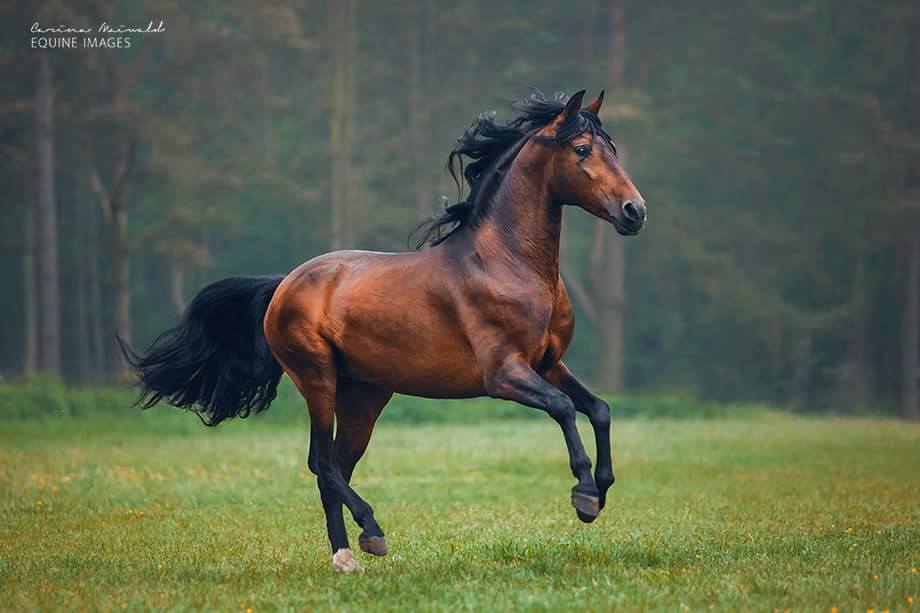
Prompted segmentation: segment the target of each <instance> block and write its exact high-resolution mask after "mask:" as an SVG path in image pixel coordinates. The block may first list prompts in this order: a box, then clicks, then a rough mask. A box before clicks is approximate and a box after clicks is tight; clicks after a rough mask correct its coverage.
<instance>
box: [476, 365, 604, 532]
mask: <svg viewBox="0 0 920 613" xmlns="http://www.w3.org/2000/svg"><path fill="white" fill-rule="evenodd" d="M485 384H486V391H487V392H488V393H489V395H490V396H492V397H493V398H501V399H503V400H513V401H515V402H518V403H520V404H523V405H526V406H529V407H534V408H537V409H543V410H544V411H546V412H547V413H549V415H550V417H552V418H553V419H555V420H556V423H558V424H559V427H560V428H562V435H563V437H564V438H565V444H566V447H567V448H568V452H569V465H570V466H571V468H572V474H573V475H575V478H576V479H578V483H577V484H576V485H575V487H574V488H572V506H574V507H575V511H576V512H577V513H578V518H579V519H581V520H582V521H583V522H592V521H594V518H595V517H597V514H598V513H600V499H599V493H598V489H597V485H595V483H594V478H593V477H592V476H591V459H590V458H589V457H588V454H587V453H586V452H585V447H584V444H583V443H582V442H581V437H580V436H579V435H578V429H577V428H576V426H575V405H574V404H573V403H572V400H571V399H570V398H569V397H568V396H567V395H566V394H564V393H563V392H561V391H560V390H558V389H556V388H555V387H553V386H552V385H550V384H549V383H547V381H546V380H545V379H543V377H541V376H540V375H538V374H537V373H536V372H535V371H534V370H533V369H532V368H531V367H530V366H529V365H528V364H526V363H525V362H524V361H523V360H521V359H520V358H517V357H512V358H508V359H507V360H505V361H504V362H503V363H502V364H501V365H500V366H498V367H497V368H495V369H493V371H492V372H490V373H488V374H487V375H486V380H485Z"/></svg>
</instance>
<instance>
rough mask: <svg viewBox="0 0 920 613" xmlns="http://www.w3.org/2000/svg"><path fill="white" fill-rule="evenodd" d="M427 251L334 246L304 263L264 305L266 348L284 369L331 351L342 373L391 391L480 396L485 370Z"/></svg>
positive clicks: (442, 276)
mask: <svg viewBox="0 0 920 613" xmlns="http://www.w3.org/2000/svg"><path fill="white" fill-rule="evenodd" d="M434 257H436V255H434V252H433V251H425V252H418V253H379V252H369V251H338V252H333V253H328V254H325V255H322V256H319V257H317V258H314V259H312V260H310V261H308V262H306V263H304V264H302V265H301V266H299V267H298V268H297V269H295V270H294V271H292V272H291V273H290V274H289V275H288V276H287V277H286V278H285V279H284V281H283V282H282V283H281V285H280V286H279V287H278V290H277V291H276V292H275V296H274V298H273V299H272V303H271V305H269V310H268V313H267V315H266V319H265V328H266V336H267V338H268V339H269V344H270V346H271V348H272V351H273V352H274V353H275V355H276V356H277V357H278V359H279V360H280V361H281V363H282V365H285V366H286V368H291V369H294V368H298V363H302V364H307V363H309V362H311V361H315V360H317V359H324V358H327V357H328V355H329V353H330V352H331V353H332V355H333V356H334V358H335V359H336V367H337V368H338V370H339V374H340V375H345V376H350V377H353V378H356V379H361V380H365V381H369V382H373V383H378V384H380V385H381V386H383V387H385V388H387V389H389V390H392V391H395V392H400V393H405V394H413V395H420V396H442V397H445V396H456V397H467V396H476V395H480V394H482V393H483V391H484V390H483V389H482V387H483V385H482V373H481V372H480V371H479V370H478V367H477V364H476V360H475V358H474V356H473V354H472V351H471V349H470V345H469V342H468V340H467V339H466V336H465V333H464V331H463V329H462V326H461V325H460V322H459V321H458V318H457V311H456V304H455V301H454V296H453V293H452V291H451V287H450V283H449V280H448V279H447V278H446V276H445V274H444V272H443V266H440V265H439V264H438V262H433V261H432V259H433V258H434ZM448 373H449V375H448V376H445V375H447V374H448Z"/></svg>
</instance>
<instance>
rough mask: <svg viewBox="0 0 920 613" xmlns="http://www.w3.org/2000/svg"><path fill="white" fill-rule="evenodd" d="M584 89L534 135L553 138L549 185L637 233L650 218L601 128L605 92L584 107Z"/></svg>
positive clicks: (550, 140) (562, 196)
mask: <svg viewBox="0 0 920 613" xmlns="http://www.w3.org/2000/svg"><path fill="white" fill-rule="evenodd" d="M584 95H585V92H584V90H582V91H580V92H578V93H576V94H575V95H573V96H572V97H571V98H569V100H568V102H567V103H566V105H565V108H564V109H563V111H562V112H561V113H559V115H557V116H556V118H555V119H554V120H553V121H552V122H551V123H550V124H549V125H547V126H546V127H545V128H543V129H542V130H540V132H539V133H537V135H536V140H538V141H542V142H546V143H553V144H554V145H556V146H555V147H553V154H552V155H553V160H552V162H551V167H552V169H553V170H552V172H553V176H552V178H551V179H550V184H551V189H552V190H553V192H554V193H555V195H556V198H557V199H558V200H559V202H561V203H562V204H573V205H576V206H580V207H581V208H583V209H584V210H586V211H588V212H589V213H591V214H592V215H595V216H597V217H600V218H601V219H604V220H606V221H609V222H610V223H612V224H613V225H614V227H615V228H616V229H617V232H619V233H620V234H622V235H624V236H633V235H635V234H637V233H638V232H639V230H641V229H642V226H643V224H644V223H645V219H646V209H645V200H644V199H643V198H642V195H641V194H640V193H639V190H638V189H636V186H635V185H633V182H632V180H631V179H630V178H629V175H628V174H626V171H625V170H624V169H623V166H622V164H620V160H619V158H618V157H617V151H616V147H615V146H614V144H613V141H612V140H611V139H610V137H609V136H608V135H607V134H606V133H605V132H604V131H603V130H602V129H601V122H600V119H598V112H599V111H600V109H601V104H603V102H604V92H601V95H600V96H598V98H597V100H595V101H594V102H592V103H591V104H589V105H588V106H587V107H585V108H584V109H582V107H581V103H582V99H583V98H584Z"/></svg>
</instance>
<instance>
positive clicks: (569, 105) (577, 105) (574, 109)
mask: <svg viewBox="0 0 920 613" xmlns="http://www.w3.org/2000/svg"><path fill="white" fill-rule="evenodd" d="M584 98H585V90H581V91H578V92H575V93H574V94H572V97H571V98H569V101H568V102H566V104H565V110H564V111H562V121H563V122H565V123H568V122H569V121H571V120H573V119H575V116H576V115H578V111H580V110H581V103H582V100H584Z"/></svg>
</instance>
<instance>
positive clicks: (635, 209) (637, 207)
mask: <svg viewBox="0 0 920 613" xmlns="http://www.w3.org/2000/svg"><path fill="white" fill-rule="evenodd" d="M623 214H624V215H625V216H626V219H628V220H629V221H631V222H633V223H641V222H643V221H645V205H643V204H642V203H636V202H633V201H632V200H627V201H626V202H624V203H623Z"/></svg>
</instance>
